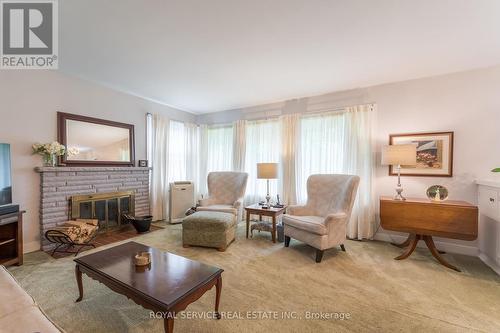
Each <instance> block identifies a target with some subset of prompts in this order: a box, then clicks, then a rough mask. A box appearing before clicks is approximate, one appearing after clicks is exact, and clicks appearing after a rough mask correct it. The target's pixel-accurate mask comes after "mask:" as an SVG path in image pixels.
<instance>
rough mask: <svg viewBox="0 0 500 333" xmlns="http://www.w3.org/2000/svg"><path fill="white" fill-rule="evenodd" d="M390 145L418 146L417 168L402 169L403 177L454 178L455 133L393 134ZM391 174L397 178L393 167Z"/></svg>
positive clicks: (406, 167) (390, 169)
mask: <svg viewBox="0 0 500 333" xmlns="http://www.w3.org/2000/svg"><path fill="white" fill-rule="evenodd" d="M389 144H390V145H401V144H403V145H404V144H414V145H416V146H417V151H416V158H417V165H416V166H411V167H408V166H405V165H403V166H402V167H401V175H403V176H422V177H452V176H453V132H435V133H411V134H391V135H390V136H389ZM389 174H390V175H391V176H395V175H396V173H395V172H394V169H393V167H392V166H391V167H389Z"/></svg>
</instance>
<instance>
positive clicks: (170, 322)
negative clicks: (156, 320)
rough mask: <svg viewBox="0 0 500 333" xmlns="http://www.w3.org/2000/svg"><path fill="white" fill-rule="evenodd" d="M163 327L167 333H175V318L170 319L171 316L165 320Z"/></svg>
mask: <svg viewBox="0 0 500 333" xmlns="http://www.w3.org/2000/svg"><path fill="white" fill-rule="evenodd" d="M163 327H164V329H165V333H173V332H174V318H173V317H172V318H170V314H169V316H168V318H165V320H164V321H163Z"/></svg>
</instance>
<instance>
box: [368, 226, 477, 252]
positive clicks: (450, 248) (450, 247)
mask: <svg viewBox="0 0 500 333" xmlns="http://www.w3.org/2000/svg"><path fill="white" fill-rule="evenodd" d="M406 238H408V236H402V235H396V234H388V233H385V232H377V233H376V234H375V237H374V239H375V240H379V241H383V242H389V243H392V242H394V243H402V242H404V241H405V240H406ZM434 243H435V244H436V247H437V248H438V249H440V250H441V251H446V252H449V253H457V254H465V255H467V256H474V257H478V256H479V249H478V248H477V247H475V246H467V245H463V244H456V243H448V242H440V241H435V242H434ZM418 247H424V248H425V247H426V245H425V243H424V242H419V243H418Z"/></svg>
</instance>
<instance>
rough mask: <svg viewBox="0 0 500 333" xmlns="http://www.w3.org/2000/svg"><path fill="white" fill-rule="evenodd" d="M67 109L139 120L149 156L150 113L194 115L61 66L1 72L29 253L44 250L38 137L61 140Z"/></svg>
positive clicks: (1, 115)
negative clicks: (60, 117)
mask: <svg viewBox="0 0 500 333" xmlns="http://www.w3.org/2000/svg"><path fill="white" fill-rule="evenodd" d="M57 111H63V112H68V113H76V114H81V115H86V116H91V117H98V118H103V119H108V120H113V121H119V122H123V123H129V124H134V125H135V152H136V159H137V160H139V159H145V158H146V133H145V131H146V118H145V114H146V113H147V112H152V113H162V114H165V115H167V116H169V117H170V118H171V119H175V120H182V121H191V122H193V121H194V120H195V117H194V116H193V115H192V114H189V113H186V112H182V111H179V110H176V109H173V108H169V107H166V106H163V105H159V104H155V103H153V102H149V101H146V100H144V99H141V98H138V97H134V96H130V95H127V94H123V93H120V92H117V91H114V90H111V89H109V88H106V87H103V86H99V85H96V84H93V83H90V82H87V81H83V80H80V79H77V78H73V77H70V76H67V75H64V74H61V73H59V72H55V71H44V70H40V71H28V70H18V71H7V70H3V71H0V142H6V143H10V144H11V145H12V147H11V149H12V167H13V175H12V176H13V192H14V193H13V201H14V202H15V203H18V204H20V205H21V208H22V209H25V210H26V211H27V213H26V215H25V222H24V243H25V252H29V251H34V250H37V249H39V219H38V209H39V175H38V174H37V173H35V172H34V170H33V168H34V167H35V166H40V165H41V158H40V157H39V156H36V155H35V156H32V155H31V145H32V144H33V143H35V142H42V143H45V142H50V141H53V140H56V139H57V124H56V112H57Z"/></svg>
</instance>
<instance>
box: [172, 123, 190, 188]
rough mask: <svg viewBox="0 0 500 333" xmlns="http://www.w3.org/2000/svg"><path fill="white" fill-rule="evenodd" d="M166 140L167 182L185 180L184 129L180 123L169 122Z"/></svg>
mask: <svg viewBox="0 0 500 333" xmlns="http://www.w3.org/2000/svg"><path fill="white" fill-rule="evenodd" d="M168 137H169V140H168V182H169V183H170V182H173V181H180V180H186V163H187V154H186V128H185V125H184V123H182V122H180V121H173V120H171V121H170V129H169V135H168Z"/></svg>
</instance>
